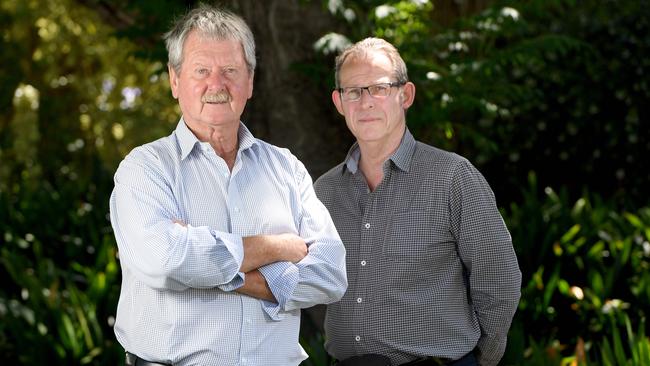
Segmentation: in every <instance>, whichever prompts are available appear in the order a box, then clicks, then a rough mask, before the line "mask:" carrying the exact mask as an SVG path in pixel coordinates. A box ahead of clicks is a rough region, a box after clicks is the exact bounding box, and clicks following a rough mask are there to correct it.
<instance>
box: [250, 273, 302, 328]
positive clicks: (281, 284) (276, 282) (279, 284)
mask: <svg viewBox="0 0 650 366" xmlns="http://www.w3.org/2000/svg"><path fill="white" fill-rule="evenodd" d="M259 271H260V273H261V274H262V276H264V279H265V280H266V283H267V284H268V285H269V288H270V289H271V292H272V293H273V296H275V299H276V300H277V301H278V302H277V303H273V302H270V301H266V300H263V301H262V308H263V309H264V311H265V312H266V314H267V315H268V316H269V317H270V318H271V319H272V320H282V319H283V318H284V316H285V314H284V312H283V310H284V308H285V305H286V304H287V301H289V299H290V298H291V294H293V291H294V289H295V288H296V285H297V284H298V278H299V272H298V267H296V266H295V265H294V264H293V263H291V262H275V263H271V264H268V265H266V266H263V267H260V268H259Z"/></svg>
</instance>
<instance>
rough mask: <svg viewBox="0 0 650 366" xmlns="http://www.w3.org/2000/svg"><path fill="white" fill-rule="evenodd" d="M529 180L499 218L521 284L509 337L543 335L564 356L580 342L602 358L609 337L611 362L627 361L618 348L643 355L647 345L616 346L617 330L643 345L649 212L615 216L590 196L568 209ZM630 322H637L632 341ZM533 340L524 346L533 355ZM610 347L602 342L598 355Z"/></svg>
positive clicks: (551, 192) (648, 306)
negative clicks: (504, 222)
mask: <svg viewBox="0 0 650 366" xmlns="http://www.w3.org/2000/svg"><path fill="white" fill-rule="evenodd" d="M529 180H530V186H529V189H527V190H526V191H525V192H524V193H523V196H524V200H523V202H522V203H521V204H515V203H513V204H512V205H511V207H510V209H509V212H508V213H507V214H506V215H505V216H506V218H507V221H508V227H509V228H510V230H511V233H512V237H513V242H514V245H515V249H516V251H517V254H518V257H519V259H520V267H521V269H522V273H523V286H524V287H523V289H522V300H521V302H520V306H519V311H518V314H517V316H516V318H515V324H516V325H513V332H514V333H513V334H511V336H514V337H515V338H516V337H520V336H521V335H522V334H531V332H533V331H534V332H535V334H540V335H541V334H545V335H546V337H548V338H547V340H546V341H545V342H546V344H552V343H553V342H558V344H560V345H564V346H563V347H564V348H560V351H564V352H566V351H567V350H566V345H575V344H576V343H578V341H579V340H581V339H583V340H585V341H586V342H587V344H595V343H596V344H598V346H597V347H595V348H596V349H597V350H598V351H596V352H600V351H601V348H600V347H601V345H600V343H598V342H600V339H601V338H602V337H606V335H609V334H611V335H612V339H613V340H614V342H613V345H614V347H613V348H612V350H613V351H614V353H613V354H614V355H615V356H616V357H618V358H621V357H631V356H630V355H631V352H627V351H626V352H623V349H624V348H626V349H628V350H635V351H634V352H635V354H640V355H642V354H643V353H642V352H643V351H642V350H643V349H644V348H643V347H645V346H641V345H630V346H626V347H623V346H622V344H623V342H624V341H622V340H621V339H622V338H621V337H620V336H619V334H618V327H619V326H626V327H627V328H628V332H627V334H628V338H629V339H630V340H633V339H640V340H641V341H639V342H647V339H646V338H645V336H644V334H645V322H644V321H643V320H642V319H645V317H646V316H647V311H648V309H650V301H648V299H649V297H648V291H650V288H648V286H647V285H646V284H647V283H648V282H647V281H648V276H649V275H648V268H649V267H650V207H645V208H641V209H639V210H638V211H637V212H634V213H632V212H624V213H622V214H620V213H618V212H617V211H616V210H615V209H614V207H615V206H613V205H612V204H611V203H607V202H603V201H601V200H600V199H598V197H597V196H594V195H592V194H587V193H585V194H584V195H583V197H581V198H580V199H578V200H577V201H575V202H574V203H571V201H570V200H569V199H568V198H567V197H568V195H567V194H566V192H561V193H559V194H558V193H556V192H555V191H554V190H552V189H550V188H546V189H545V190H544V194H543V196H540V195H539V189H538V187H537V183H536V178H535V175H534V174H531V175H530V178H529ZM630 319H631V320H630ZM630 321H631V322H632V323H634V324H637V323H640V324H642V327H641V328H640V329H639V331H637V336H636V338H634V335H633V333H632V330H631V328H630V327H629V323H630ZM626 324H628V325H626ZM567 325H569V326H567ZM517 334H519V335H517ZM536 342H539V340H536V341H533V342H530V347H532V348H533V349H536V347H537V346H538V344H539V343H536ZM608 342H609V341H607V340H606V341H603V342H602V347H603V348H602V350H603V352H605V351H604V350H605V349H607V348H608V347H610V346H609V343H608ZM519 343H520V342H519ZM515 344H517V342H515ZM519 347H521V345H519ZM568 351H569V352H572V349H569V350H568ZM511 352H513V353H515V354H520V353H521V350H511ZM509 357H511V358H515V357H517V356H516V355H510V356H509Z"/></svg>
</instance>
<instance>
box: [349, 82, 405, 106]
mask: <svg viewBox="0 0 650 366" xmlns="http://www.w3.org/2000/svg"><path fill="white" fill-rule="evenodd" d="M404 84H406V82H404V81H396V82H394V83H380V84H374V85H368V86H352V87H349V88H339V89H338V90H339V93H340V94H341V99H343V100H344V101H346V102H356V101H357V100H359V99H361V95H363V91H364V90H367V91H368V94H369V95H370V96H371V97H373V98H386V97H387V96H389V95H390V91H391V90H392V89H393V87H394V86H397V87H400V86H402V85H404Z"/></svg>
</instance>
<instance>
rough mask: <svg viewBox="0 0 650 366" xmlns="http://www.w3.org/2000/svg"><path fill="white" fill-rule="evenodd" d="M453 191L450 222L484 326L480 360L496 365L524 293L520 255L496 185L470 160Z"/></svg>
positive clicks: (456, 177)
mask: <svg viewBox="0 0 650 366" xmlns="http://www.w3.org/2000/svg"><path fill="white" fill-rule="evenodd" d="M449 193H450V195H449V197H450V202H449V205H450V212H451V215H450V220H451V227H452V231H453V234H454V236H455V237H456V239H457V242H458V251H459V254H460V257H461V260H462V261H463V264H464V266H465V268H466V270H467V275H468V278H469V286H470V289H469V291H470V297H471V301H472V305H473V308H474V311H475V312H476V315H477V318H478V321H479V325H480V328H481V337H480V339H479V341H478V345H477V348H478V356H479V363H480V364H481V365H483V366H491V365H496V364H497V363H498V362H499V360H500V359H501V357H502V356H503V353H504V351H505V347H506V341H507V331H508V329H509V325H510V323H511V321H512V317H513V316H514V313H515V311H516V309H517V305H518V303H519V298H520V296H521V292H520V287H521V272H520V270H519V265H518V263H517V257H516V255H515V252H514V249H513V246H512V240H511V238H510V233H509V232H508V229H507V228H506V226H505V223H504V222H503V218H502V217H501V215H500V213H499V211H498V209H497V207H496V202H495V198H494V194H493V193H492V190H491V189H490V187H489V185H488V183H487V182H486V181H485V179H484V177H483V176H482V175H481V174H480V172H479V171H478V170H476V169H475V168H474V167H473V166H472V165H471V164H470V163H469V162H468V161H466V160H461V161H460V162H458V165H457V167H456V171H455V174H454V178H453V181H452V184H451V187H450V192H449Z"/></svg>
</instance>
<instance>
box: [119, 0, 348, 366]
mask: <svg viewBox="0 0 650 366" xmlns="http://www.w3.org/2000/svg"><path fill="white" fill-rule="evenodd" d="M165 40H166V45H167V50H168V53H169V79H170V83H171V89H172V95H173V96H174V98H176V99H178V103H179V105H180V109H181V111H182V113H183V115H182V117H181V119H180V121H179V123H178V125H177V127H176V129H175V131H174V132H173V133H172V134H171V135H170V136H168V137H165V138H161V139H159V140H157V141H154V142H151V143H148V144H145V145H143V146H140V147H138V148H136V149H134V150H133V151H132V152H131V153H129V154H128V156H127V157H126V158H125V159H124V160H123V161H122V163H121V164H120V166H119V168H118V170H117V172H116V174H115V189H114V191H113V194H112V195H111V199H110V211H111V212H110V213H111V223H112V225H113V228H114V231H115V237H116V240H117V244H118V248H119V254H120V262H121V267H122V288H121V293H120V299H119V303H118V309H117V319H116V323H115V334H116V336H117V339H118V341H119V342H120V344H121V345H122V346H123V347H124V349H125V350H126V365H175V366H176V365H179V366H180V365H276V366H287V365H298V364H299V363H300V362H301V361H302V360H304V359H305V358H306V357H307V355H306V353H305V351H304V350H303V349H302V348H301V347H300V344H299V343H298V332H299V327H300V309H301V308H305V307H310V306H313V305H315V304H322V303H330V302H333V301H337V300H338V299H339V298H340V297H341V296H342V295H343V293H344V292H345V289H346V286H347V278H346V272H345V249H344V247H343V245H342V243H341V240H340V238H339V236H338V234H337V232H336V229H335V227H334V224H333V222H332V220H331V218H330V216H329V214H328V212H327V210H326V209H325V207H324V206H323V205H322V204H321V202H320V201H319V200H318V199H317V198H316V195H315V193H314V191H313V188H312V182H311V178H310V176H309V174H308V173H307V171H306V169H305V167H304V166H303V164H302V163H301V162H300V161H298V159H296V157H294V156H293V155H292V154H291V153H290V152H289V151H288V150H286V149H280V148H278V147H275V146H272V145H270V144H268V143H265V142H263V141H261V140H258V139H256V138H254V137H253V135H252V134H251V133H250V131H249V130H248V129H247V128H246V126H245V125H244V124H243V123H241V122H240V116H241V114H242V112H243V110H244V107H245V105H246V102H247V100H248V99H249V98H250V97H251V96H252V92H253V73H254V71H255V43H254V40H253V35H252V33H251V31H250V29H249V27H248V26H247V25H246V24H245V23H244V21H243V20H242V19H241V18H239V17H238V16H235V15H234V14H232V13H230V12H227V11H224V10H221V9H218V8H214V7H211V6H207V5H201V6H199V7H198V8H196V9H194V10H191V11H190V12H189V13H188V14H186V15H185V16H183V17H182V18H181V19H179V20H178V21H177V22H176V24H175V25H174V27H173V29H172V30H171V31H170V32H169V33H167V34H166V35H165Z"/></svg>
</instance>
